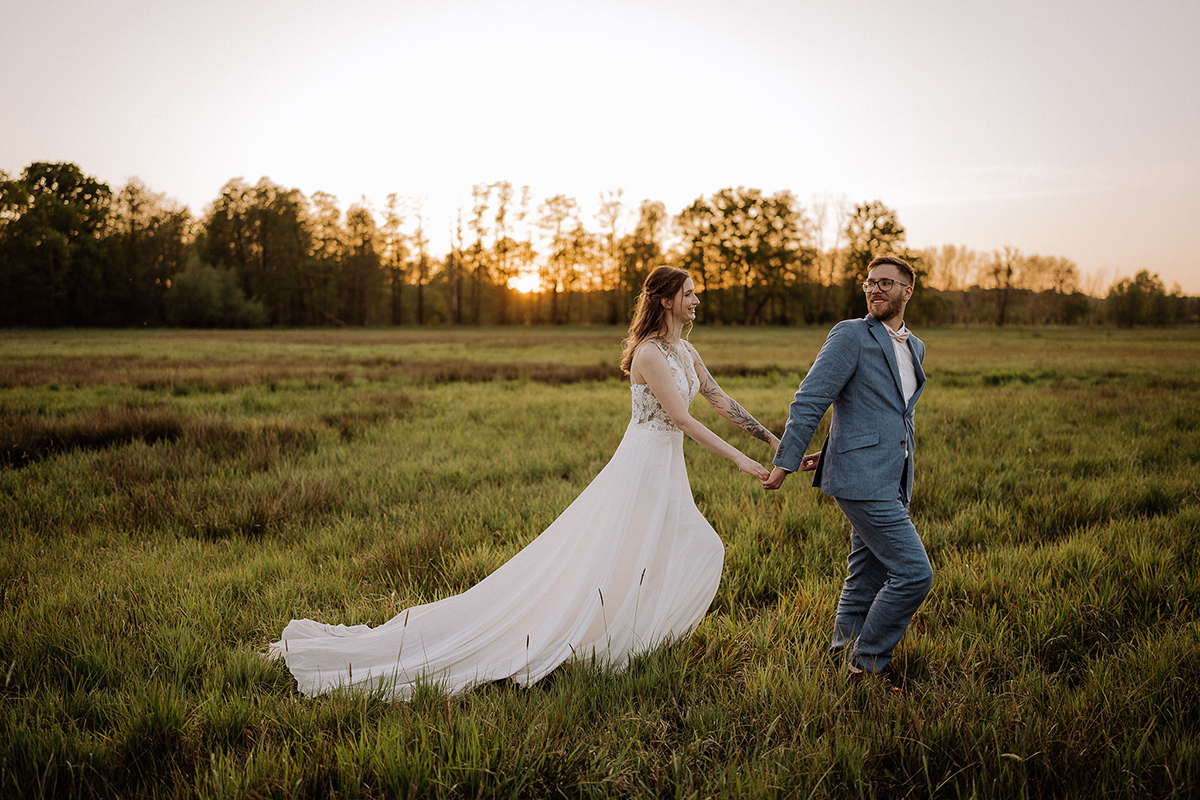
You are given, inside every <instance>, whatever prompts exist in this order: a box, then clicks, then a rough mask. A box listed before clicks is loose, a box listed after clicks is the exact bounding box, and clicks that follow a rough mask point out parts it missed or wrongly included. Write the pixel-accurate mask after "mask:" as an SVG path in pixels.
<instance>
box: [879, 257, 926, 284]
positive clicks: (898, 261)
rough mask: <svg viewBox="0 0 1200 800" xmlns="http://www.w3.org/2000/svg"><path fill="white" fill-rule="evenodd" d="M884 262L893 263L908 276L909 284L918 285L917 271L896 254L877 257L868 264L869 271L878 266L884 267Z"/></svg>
mask: <svg viewBox="0 0 1200 800" xmlns="http://www.w3.org/2000/svg"><path fill="white" fill-rule="evenodd" d="M884 264H891V265H892V266H893V267H895V268H896V269H898V270H900V272H901V273H903V275H904V276H905V277H906V278H908V282H909V285H911V286H916V285H917V273H916V272H914V271H913V268H912V265H911V264H909V263H908V262H907V261H905V260H904V259H903V258H898V257H896V256H879V257H877V258H876V259H875V260H874V261H872V262H871V263H870V264H868V265H867V272H870V271H871V270H873V269H875V268H876V267H882V266H883V265H884Z"/></svg>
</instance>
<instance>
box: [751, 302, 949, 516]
mask: <svg viewBox="0 0 1200 800" xmlns="http://www.w3.org/2000/svg"><path fill="white" fill-rule="evenodd" d="M908 346H909V348H910V349H911V350H912V354H913V365H914V367H915V370H916V373H917V390H916V391H915V392H913V396H912V398H910V399H909V401H908V404H907V405H905V403H904V391H903V389H902V388H901V386H900V368H899V366H898V365H897V363H896V351H895V348H894V347H893V345H892V340H891V337H889V336H888V333H887V331H886V330H884V324H883V323H882V322H880V321H879V320H877V319H875V318H874V317H872V316H870V315H869V314H868V315H867V316H866V317H864V318H863V319H848V320H846V321H844V322H839V323H838V324H837V325H835V326H834V328H833V330H832V331H830V332H829V337H828V338H827V339H826V340H825V344H824V345H822V347H821V351H820V352H819V353H817V360H816V361H815V362H813V365H812V369H810V370H809V371H808V374H807V375H806V376H805V377H804V380H803V381H802V382H801V384H800V389H799V390H798V391H797V392H796V399H794V400H793V401H792V406H791V411H790V413H789V415H788V421H787V425H786V426H785V427H784V429H783V436H782V437H781V439H780V442H779V449H778V451H777V452H776V454H775V465H776V466H779V467H783V468H784V469H786V470H789V471H791V472H795V471H796V470H798V469H799V468H800V459H801V458H802V457H803V456H804V451H805V449H807V448H808V445H809V442H811V441H812V437H813V433H814V432H815V431H816V429H817V425H818V424H819V423H820V422H821V418H822V417H823V416H824V415H825V410H826V409H827V408H829V407H830V406H831V405H832V406H833V421H832V423H831V425H830V428H829V438H828V439H826V440H825V446H824V447H823V448H822V453H821V461H820V463H819V464H818V465H817V470H816V475H815V477H814V478H813V486H816V487H818V488H820V490H821V491H823V492H825V493H826V494H829V495H833V496H834V497H841V498H844V499H846V500H894V499H896V497H897V493H898V492H903V497H904V499H905V500H906V501H907V500H909V499H910V498H911V497H912V480H913V469H912V464H913V451H914V450H915V449H916V434H915V430H914V427H913V412H914V410H915V409H916V405H917V400H919V399H920V397H921V392H922V390H923V389H924V388H925V371H924V370H923V369H922V368H921V362H922V361H924V359H925V343H924V342H922V341H921V340H920V339H918V338H917V337H916V336H913V335H912V334H911V333H910V334H909V337H908Z"/></svg>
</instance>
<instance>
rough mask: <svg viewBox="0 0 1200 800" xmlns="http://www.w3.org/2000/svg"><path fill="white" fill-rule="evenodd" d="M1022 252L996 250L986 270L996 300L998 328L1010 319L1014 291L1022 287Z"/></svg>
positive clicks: (1013, 249) (986, 278) (986, 277)
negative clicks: (1009, 313)
mask: <svg viewBox="0 0 1200 800" xmlns="http://www.w3.org/2000/svg"><path fill="white" fill-rule="evenodd" d="M1023 260H1024V259H1023V258H1022V256H1021V251H1020V250H1018V249H1017V248H1015V247H1008V246H1007V245H1006V246H1005V247H1004V249H1003V250H996V251H994V252H993V253H992V260H991V263H989V264H988V265H987V267H986V268H985V269H984V279H985V280H986V281H987V284H986V286H987V288H989V289H992V290H994V293H995V294H994V296H995V298H996V326H997V327H1003V326H1004V323H1005V322H1006V321H1007V318H1008V301H1009V299H1010V297H1011V296H1012V292H1013V290H1014V289H1017V288H1019V287H1020V283H1021V279H1022V275H1021V273H1020V268H1021V265H1022V262H1023Z"/></svg>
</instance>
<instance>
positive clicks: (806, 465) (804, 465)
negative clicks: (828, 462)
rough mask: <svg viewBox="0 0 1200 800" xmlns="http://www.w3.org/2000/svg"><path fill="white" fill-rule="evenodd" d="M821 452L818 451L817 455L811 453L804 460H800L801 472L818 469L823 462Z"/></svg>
mask: <svg viewBox="0 0 1200 800" xmlns="http://www.w3.org/2000/svg"><path fill="white" fill-rule="evenodd" d="M821 452H822V451H820V450H818V451H817V452H815V453H809V454H808V455H806V456H805V457H804V458H802V459H800V471H801V472H810V471H812V470H814V469H816V468H817V463H818V462H819V461H820V460H821Z"/></svg>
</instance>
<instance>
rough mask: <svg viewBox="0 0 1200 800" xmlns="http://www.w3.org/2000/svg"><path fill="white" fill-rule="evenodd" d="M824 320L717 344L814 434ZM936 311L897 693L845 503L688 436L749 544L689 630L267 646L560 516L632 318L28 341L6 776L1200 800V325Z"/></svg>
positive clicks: (612, 386)
mask: <svg viewBox="0 0 1200 800" xmlns="http://www.w3.org/2000/svg"><path fill="white" fill-rule="evenodd" d="M825 333H826V330H825V329H794V330H780V329H731V328H697V329H696V330H695V331H693V332H692V334H691V340H692V341H693V343H694V344H695V345H696V346H697V348H698V349H699V350H700V352H701V354H702V355H703V356H704V358H705V360H706V362H707V363H708V365H709V367H710V369H711V370H712V371H713V373H714V374H715V375H716V377H717V379H718V380H719V381H720V382H721V384H722V385H723V387H724V388H725V389H726V390H727V391H728V392H729V393H730V394H731V395H732V396H733V397H735V398H736V399H737V400H739V402H741V403H742V405H744V406H745V407H746V408H747V409H748V410H749V411H750V412H751V413H753V414H754V415H755V416H756V417H758V419H759V420H760V421H762V422H763V423H764V424H766V425H767V426H768V427H770V428H772V429H773V430H775V431H776V432H777V433H778V432H780V431H781V430H782V426H783V422H784V420H785V419H786V414H787V404H788V402H789V401H790V399H791V395H792V393H793V392H794V391H795V388H796V385H797V383H798V381H799V379H800V377H801V376H802V375H803V374H804V371H805V370H806V369H807V368H808V367H809V366H810V365H811V362H812V360H813V358H814V357H815V355H816V352H817V350H818V349H819V347H820V344H821V342H822V341H823V339H824V336H825ZM918 333H919V334H920V335H921V336H922V337H923V338H924V340H925V341H926V344H927V345H928V357H927V360H926V365H925V366H926V371H927V373H928V375H929V385H928V387H927V389H926V391H925V393H924V396H923V398H922V400H921V404H920V407H919V409H918V412H917V435H918V445H917V451H916V459H917V467H916V470H917V472H916V479H917V484H916V490H915V496H914V501H913V515H914V519H915V521H916V525H917V529H918V531H919V532H920V533H921V535H922V537H923V539H924V541H925V543H926V547H927V549H928V551H929V554H930V558H931V561H932V563H933V565H934V570H935V579H934V584H933V589H932V591H931V594H930V596H929V598H928V600H927V601H926V603H925V605H924V606H923V607H922V609H921V611H920V612H919V613H918V615H917V617H916V618H915V620H914V622H913V625H912V627H911V628H910V630H909V633H908V635H907V636H906V637H905V639H904V640H903V641H902V642H901V644H900V647H899V649H898V650H897V656H896V661H895V667H896V671H897V675H896V678H895V679H894V680H893V681H892V682H891V683H885V682H867V683H854V682H851V681H849V680H848V679H847V676H846V675H845V673H844V672H843V671H842V670H841V669H840V668H839V667H838V665H836V664H833V663H831V662H830V661H829V659H828V658H827V656H826V654H825V648H826V646H827V642H828V634H829V628H830V625H831V623H832V619H833V610H834V605H835V602H836V596H837V591H838V589H839V587H840V584H841V580H842V577H843V575H844V563H845V556H846V551H847V541H848V534H849V531H848V527H847V524H846V523H845V521H844V518H843V517H842V515H841V513H840V511H839V510H838V509H837V507H836V505H835V504H834V503H833V502H832V501H831V500H830V499H829V498H826V497H824V496H823V495H821V494H820V493H819V492H818V491H817V490H815V489H812V488H810V487H809V486H808V481H806V480H804V479H803V477H802V476H793V478H791V479H789V481H788V482H787V483H786V484H785V486H784V487H783V489H782V490H780V491H779V492H776V493H765V492H763V491H761V489H759V488H758V486H757V484H756V482H754V481H753V480H752V479H750V478H749V477H747V476H745V475H742V474H741V473H739V472H737V471H736V470H735V469H734V468H733V467H732V466H731V465H730V464H729V463H728V462H725V461H723V460H721V459H719V458H717V457H715V456H713V455H711V454H710V453H708V452H707V451H705V450H703V449H702V448H700V447H699V446H698V445H695V443H692V442H688V443H685V450H686V452H687V457H688V465H689V473H690V476H691V482H692V488H693V493H694V495H695V497H696V500H697V504H698V505H699V507H700V509H701V510H702V511H703V512H704V514H705V515H706V517H707V518H708V519H709V520H710V521H711V522H712V524H713V526H714V527H715V528H716V530H717V532H718V533H719V534H720V535H721V537H722V538H723V540H724V541H725V544H726V560H725V572H724V576H723V579H722V583H721V587H720V589H719V591H718V593H717V596H716V598H715V600H714V601H713V604H712V607H711V609H710V612H709V614H708V616H707V617H706V618H705V620H704V621H703V622H702V623H701V625H700V627H699V628H698V629H697V631H696V633H695V634H694V635H693V636H692V637H691V638H689V639H687V640H685V641H682V642H679V643H676V644H673V645H671V646H668V647H663V648H661V649H659V650H656V651H654V652H651V653H648V654H645V655H642V656H640V657H638V658H637V659H636V660H635V661H634V662H633V663H632V664H631V665H630V666H629V668H628V669H627V670H625V671H624V672H621V673H616V674H614V673H609V672H605V671H602V670H599V669H596V668H594V667H592V666H591V665H589V664H585V663H577V664H574V665H570V666H567V667H564V668H560V669H559V670H558V671H556V672H555V673H554V674H552V675H551V676H550V677H549V678H547V679H546V680H544V681H543V682H541V683H539V684H536V685H534V686H532V687H530V688H527V689H521V688H518V687H516V686H513V685H508V684H491V685H486V686H481V687H478V688H477V689H475V690H472V691H470V692H468V693H467V694H465V695H462V696H460V697H454V698H449V697H445V696H443V695H440V694H439V693H438V692H436V691H434V690H432V689H428V690H422V691H421V692H419V693H418V695H417V696H416V697H415V698H414V700H413V701H412V702H410V703H403V704H396V703H388V702H384V701H382V700H380V699H378V698H375V697H371V696H345V695H335V696H328V697H322V698H318V699H308V698H304V697H301V696H299V695H298V694H297V693H296V691H295V688H294V684H293V683H292V681H291V679H290V677H289V675H288V674H287V672H286V670H284V669H283V668H282V667H280V666H279V665H278V664H274V663H270V662H267V661H264V660H263V659H262V658H260V657H259V652H260V651H261V650H262V649H263V647H264V646H265V644H266V643H267V642H268V641H270V640H272V639H273V638H275V637H277V635H278V633H279V631H280V630H282V628H283V626H284V625H285V624H286V623H287V622H288V620H290V619H292V618H293V617H309V618H313V619H319V620H323V621H328V622H344V623H347V624H356V623H370V624H377V623H381V622H383V621H385V620H387V619H388V618H389V617H391V616H392V615H394V614H395V613H396V612H398V611H399V610H401V609H403V608H406V607H408V606H411V605H413V604H416V603H421V602H425V601H429V600H433V599H437V598H440V597H444V596H446V595H448V594H451V593H454V592H458V591H461V590H463V589H465V588H466V587H468V586H470V585H471V584H473V583H474V582H476V581H478V580H479V579H480V578H482V577H484V576H485V575H487V574H488V573H489V572H490V571H491V570H493V569H494V568H495V567H496V566H498V565H499V564H501V563H502V562H503V561H504V560H505V559H507V558H508V557H510V556H511V555H512V554H513V553H515V552H516V551H517V550H518V549H520V547H521V546H522V545H523V544H525V543H526V542H528V541H529V540H530V539H531V538H532V537H534V536H536V535H537V533H538V532H539V531H541V530H542V529H543V528H544V527H545V526H546V525H547V524H548V523H549V522H550V521H552V520H553V519H554V518H555V516H556V515H557V514H558V513H559V512H561V511H562V510H563V509H564V508H566V506H567V505H568V504H569V502H570V501H571V500H572V499H573V498H574V496H575V495H576V494H577V493H578V492H579V491H580V490H581V489H582V488H583V487H584V486H585V485H587V483H588V481H589V480H590V479H591V478H592V476H594V475H595V474H596V473H597V472H598V471H599V470H600V468H601V467H602V466H603V465H604V464H605V463H606V461H607V459H608V457H609V456H610V455H611V454H612V452H613V450H614V449H615V447H616V445H617V443H618V441H619V440H620V437H621V434H622V431H623V430H624V427H625V425H626V423H627V421H628V417H629V392H628V388H627V386H626V385H625V384H624V383H623V382H622V381H621V380H620V376H619V373H618V371H617V370H616V367H615V362H616V360H617V356H618V353H619V349H620V339H621V338H622V335H623V331H621V330H617V329H613V328H603V327H597V328H534V329H530V328H492V329H487V328H485V329H463V328H457V329H420V330H417V329H411V330H410V329H380V330H375V329H366V330H328V331H326V330H321V331H311V330H308V331H305V330H282V331H219V332H195V331H161V330H160V331H90V330H87V331H69V330H67V331H64V330H60V331H20V332H18V331H7V332H0V674H2V675H3V676H4V679H3V682H2V684H0V796H4V797H133V796H143V797H163V798H168V797H170V798H186V797H205V798H208V797H216V798H235V797H255V798H264V797H278V798H289V800H291V799H298V798H308V797H362V798H375V797H447V798H462V797H569V798H575V797H580V798H583V797H677V798H692V797H697V798H703V797H738V796H744V797H780V798H793V797H808V798H827V797H828V798H832V797H864V798H892V797H954V798H958V797H981V798H982V797H1059V796H1076V797H1187V796H1195V792H1196V789H1195V786H1196V785H1197V784H1198V783H1200V689H1198V687H1200V627H1198V625H1197V621H1198V616H1197V615H1198V613H1200V611H1198V610H1200V469H1198V467H1200V464H1198V462H1200V369H1198V368H1197V367H1198V365H1200V331H1197V330H1195V329H1161V330H1137V331H1118V330H1112V329H1106V328H1090V329H1080V328H1066V329H1057V328H1038V329H1019V330H1009V329H1005V330H994V329H932V330H923V331H919V332H918ZM693 412H694V413H695V414H696V415H697V416H698V417H700V418H701V419H702V420H704V421H705V422H706V423H708V424H709V425H710V426H711V427H713V428H714V429H715V430H716V431H718V432H719V433H721V434H722V435H724V436H726V437H727V438H729V439H730V440H731V441H733V442H734V443H735V444H737V445H738V446H739V447H740V448H742V449H743V450H744V451H745V452H747V453H750V454H752V455H755V456H756V457H758V458H760V460H762V461H764V462H767V461H769V457H770V454H769V453H768V452H766V447H765V445H763V444H762V443H760V442H757V441H756V440H753V439H751V438H750V437H748V436H746V435H745V434H743V433H741V432H740V431H738V430H737V429H735V428H733V426H731V425H729V424H728V423H726V422H725V421H724V420H721V419H719V418H718V417H716V415H715V414H713V413H712V412H711V410H710V409H708V408H707V406H705V404H704V403H703V400H698V401H697V402H696V403H695V404H694V405H693ZM820 436H821V432H819V433H818V443H819V437H820ZM816 446H817V444H814V448H813V449H815V448H816Z"/></svg>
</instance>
